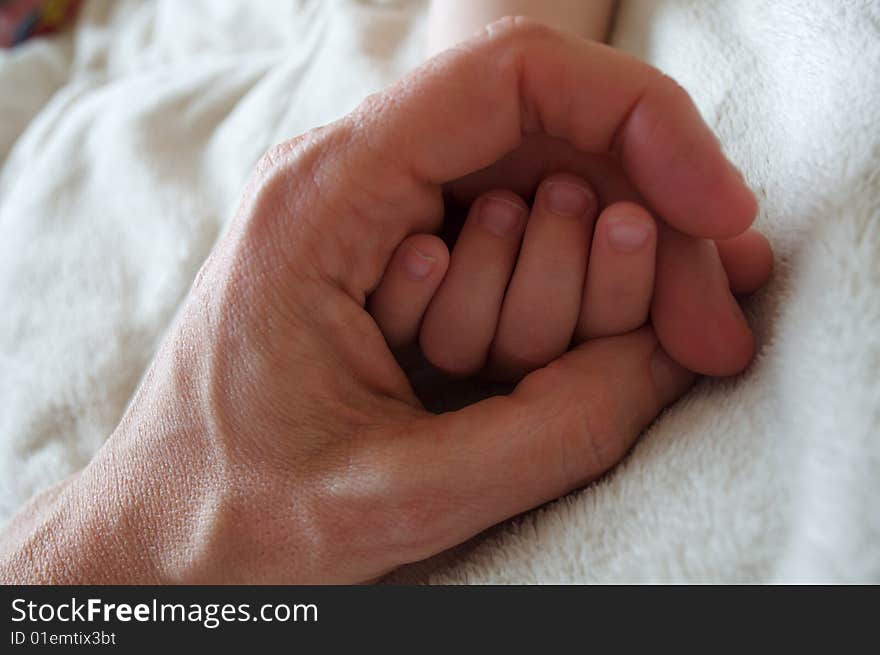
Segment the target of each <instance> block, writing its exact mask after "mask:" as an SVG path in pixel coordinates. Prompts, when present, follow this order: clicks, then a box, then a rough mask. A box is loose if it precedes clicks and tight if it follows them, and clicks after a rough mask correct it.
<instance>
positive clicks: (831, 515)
mask: <svg viewBox="0 0 880 655" xmlns="http://www.w3.org/2000/svg"><path fill="white" fill-rule="evenodd" d="M424 13H425V6H424V4H423V3H421V2H366V1H362V2H355V1H352V0H349V1H341V0H339V1H333V2H294V1H290V2H283V3H282V2H271V3H270V2H258V3H254V2H249V1H247V0H235V1H234V0H224V1H223V2H211V1H208V0H200V1H188V2H176V1H170V0H164V1H163V0H159V1H156V2H143V3H142V2H134V1H129V0H127V1H119V2H109V1H107V0H92V1H91V2H87V3H86V4H85V7H84V10H83V12H82V15H81V16H80V18H79V20H78V23H77V25H76V28H75V30H74V31H73V32H72V33H69V34H66V35H63V36H61V37H57V38H53V39H51V40H39V41H33V42H30V43H28V44H26V45H24V46H22V47H20V48H18V49H16V50H13V51H8V52H3V53H0V88H2V89H3V93H2V94H0V163H2V169H0V307H2V314H0V520H5V519H7V518H8V517H9V516H11V514H12V513H13V512H14V511H15V510H16V509H17V507H18V506H19V505H20V504H21V503H22V502H24V501H25V500H26V499H27V498H28V497H29V496H30V495H31V494H33V493H35V492H37V491H39V490H40V489H42V488H45V487H46V486H48V485H49V484H51V483H53V482H54V481H56V480H58V479H60V478H62V477H64V476H66V475H68V474H70V473H71V472H73V471H75V470H76V469H78V468H80V467H82V466H83V465H84V464H85V463H86V462H87V461H88V460H89V458H90V457H91V455H92V454H93V453H94V452H95V450H96V449H97V448H98V447H99V446H100V445H101V443H102V442H103V441H104V440H105V439H106V437H107V436H108V434H109V433H110V432H111V431H112V429H113V427H114V426H115V424H116V422H117V421H118V419H119V417H120V416H121V414H122V412H123V410H124V408H125V405H126V402H127V400H128V398H129V396H130V394H131V393H132V391H133V390H134V387H135V386H136V384H137V382H138V380H139V378H140V376H141V375H142V373H143V371H144V368H145V366H146V365H147V363H148V362H149V360H150V358H151V355H152V353H153V351H154V349H155V348H156V346H157V343H158V341H159V339H160V338H161V336H162V334H163V331H164V329H165V328H166V327H167V325H168V324H169V321H170V319H171V318H172V316H173V314H174V312H175V310H176V308H177V306H178V304H179V303H180V302H181V300H182V298H183V297H184V295H185V293H186V291H187V289H188V287H189V285H190V283H191V282H192V279H193V277H194V275H195V273H196V271H197V270H198V268H199V266H200V264H201V263H202V261H203V260H204V259H205V257H206V256H207V254H208V252H209V250H210V249H211V247H212V245H213V244H214V242H215V241H216V239H217V237H218V236H219V235H220V234H221V233H222V230H223V228H224V225H225V223H226V222H227V221H228V219H229V218H230V217H231V215H232V213H233V211H234V209H235V205H236V202H237V199H238V195H239V193H240V191H241V189H242V187H243V185H244V182H245V179H246V177H247V175H248V173H249V171H250V169H251V167H252V166H253V164H254V163H255V161H256V160H257V158H258V157H259V155H260V154H261V153H262V152H263V151H264V150H266V149H267V148H268V147H269V146H270V145H272V144H274V143H277V142H279V141H282V140H284V139H286V138H289V137H292V136H294V135H296V134H298V133H301V132H303V131H305V130H307V129H309V128H311V127H314V126H316V125H318V124H322V123H325V122H327V121H329V120H332V119H334V118H336V117H338V116H339V115H341V114H343V113H344V112H346V111H348V110H349V109H351V108H352V107H354V106H355V105H356V104H357V102H358V101H359V100H360V99H361V98H362V97H363V96H365V95H366V94H367V93H369V92H372V91H374V90H377V89H379V88H381V87H383V86H385V85H386V84H388V83H389V82H391V81H393V80H394V79H396V78H397V77H399V76H400V75H401V74H402V73H403V72H404V71H405V70H407V69H408V68H410V67H412V66H413V65H415V64H416V63H418V62H419V60H420V57H421V44H422V43H423V40H424V39H423V32H424V29H425V22H424ZM614 43H615V45H616V46H618V47H620V48H622V49H624V50H627V51H630V52H632V53H634V54H635V55H637V56H639V57H642V58H643V59H646V60H648V61H650V62H651V63H653V64H655V65H656V66H658V67H660V68H662V69H663V70H664V71H665V72H667V73H669V74H670V75H672V76H673V77H675V78H676V79H678V80H679V81H680V82H681V83H682V84H683V85H684V87H685V88H687V89H688V90H689V91H690V92H691V94H692V95H693V97H694V99H695V101H696V102H697V104H698V106H699V107H700V109H701V111H702V112H703V114H704V116H705V117H706V118H707V120H708V122H709V123H710V124H711V125H712V126H713V127H714V128H715V129H716V130H717V132H718V134H719V135H720V138H721V140H722V142H723V144H724V147H725V149H726V151H727V152H728V153H729V155H730V156H731V158H732V159H733V160H734V161H735V162H736V163H737V164H738V165H739V166H740V167H741V168H742V169H743V171H744V173H745V175H746V178H747V179H748V181H749V183H750V184H751V185H752V186H753V188H754V189H756V190H757V193H758V196H759V198H760V202H761V212H760V216H759V219H758V226H759V227H760V228H762V229H763V230H764V231H765V232H766V234H767V235H768V236H769V237H770V239H771V242H772V243H773V245H774V248H775V251H776V255H777V266H776V270H775V273H774V277H773V279H772V281H771V283H770V285H769V286H768V287H767V288H766V289H765V290H764V291H762V292H760V293H759V294H758V295H757V296H755V297H754V298H752V299H750V300H749V302H748V303H747V310H748V314H749V316H750V319H751V321H752V324H753V325H754V327H755V329H756V331H757V334H758V338H759V353H758V356H757V358H756V360H755V362H754V364H753V365H752V366H751V368H750V369H749V370H748V371H747V372H746V373H745V374H744V375H742V376H739V377H738V378H735V379H727V380H704V381H702V382H700V383H699V384H698V385H697V387H696V388H695V389H694V390H693V392H691V393H690V394H689V395H688V396H687V397H686V398H684V399H683V400H682V401H681V402H679V403H678V404H677V405H676V406H674V407H673V408H672V409H670V410H669V411H667V412H666V413H665V414H664V415H663V416H661V417H660V419H659V420H658V421H656V422H655V424H654V425H653V426H652V427H651V428H650V429H649V430H648V431H647V432H646V433H645V434H644V435H643V437H642V439H641V441H640V443H639V444H638V446H637V447H636V448H635V449H634V451H633V452H632V453H631V455H630V456H629V457H628V458H627V459H626V460H625V461H624V462H623V463H622V464H621V465H620V466H619V467H618V468H617V469H616V470H614V471H613V472H612V473H611V474H609V475H608V476H606V477H605V478H604V479H603V480H602V481H600V482H598V483H596V484H594V485H592V486H590V487H589V488H587V489H584V490H581V491H579V492H577V493H574V494H571V495H570V496H568V497H566V498H564V499H561V500H559V501H557V502H555V503H551V504H549V505H546V506H544V507H543V508H541V509H539V510H536V511H533V512H531V513H528V514H526V515H523V516H521V517H518V518H517V519H514V520H512V521H509V522H507V523H505V524H503V525H501V526H499V527H497V528H495V529H493V530H491V531H489V532H487V533H485V534H483V535H480V536H479V537H477V538H475V539H473V540H472V541H471V542H469V543H467V544H464V545H463V546H461V547H459V548H457V549H454V550H452V551H449V552H447V553H444V554H442V555H440V556H438V557H436V558H434V559H432V560H429V561H427V562H423V563H420V564H417V565H413V566H411V567H409V568H407V569H405V570H403V571H400V572H398V573H397V574H396V575H395V576H393V577H392V580H395V581H425V582H477V583H482V582H591V581H595V582H618V581H627V582H647V581H651V582H655V581H656V582H659V581H676V582H684V581H716V582H725V581H731V582H732V581H841V582H849V581H873V582H880V327H878V326H880V129H878V126H880V6H878V3H877V2H872V1H868V0H850V1H845V0H836V1H835V2H827V1H826V0H787V1H783V2H776V1H770V0H766V1H760V0H739V1H737V2H727V1H722V0H715V1H711V2H707V1H705V0H664V1H657V2H644V1H640V0H629V1H626V0H624V1H623V2H622V5H621V7H620V10H619V12H618V16H617V20H616V25H615V30H614ZM149 456H150V453H144V457H149Z"/></svg>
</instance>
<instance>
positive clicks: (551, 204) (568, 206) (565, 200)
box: [546, 182, 593, 216]
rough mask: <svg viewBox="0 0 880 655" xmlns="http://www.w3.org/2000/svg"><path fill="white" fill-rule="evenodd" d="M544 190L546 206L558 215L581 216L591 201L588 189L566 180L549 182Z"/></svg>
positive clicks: (591, 197)
mask: <svg viewBox="0 0 880 655" xmlns="http://www.w3.org/2000/svg"><path fill="white" fill-rule="evenodd" d="M546 192H547V208H548V209H549V210H550V211H552V212H553V213H554V214H559V215H560V216H582V215H583V214H585V213H586V211H587V210H588V209H589V208H590V205H591V204H592V202H593V196H592V194H590V192H589V191H587V190H586V189H585V188H584V187H582V186H579V185H577V184H570V183H568V182H550V183H549V184H547V186H546Z"/></svg>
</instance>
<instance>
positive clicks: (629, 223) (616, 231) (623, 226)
mask: <svg viewBox="0 0 880 655" xmlns="http://www.w3.org/2000/svg"><path fill="white" fill-rule="evenodd" d="M652 232H653V226H652V225H651V224H649V223H647V222H645V221H643V220H638V219H628V218H617V219H612V220H611V221H610V225H609V226H608V242H609V243H610V244H611V247H612V248H614V249H615V250H617V251H618V252H626V253H629V252H636V251H638V250H641V249H642V248H644V247H645V244H646V243H648V240H649V239H650V238H651V233H652Z"/></svg>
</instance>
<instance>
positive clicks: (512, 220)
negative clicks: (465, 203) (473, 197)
mask: <svg viewBox="0 0 880 655" xmlns="http://www.w3.org/2000/svg"><path fill="white" fill-rule="evenodd" d="M522 214H523V208H522V207H521V206H519V205H518V204H516V203H515V202H511V201H510V200H506V199H504V198H498V197H495V196H489V197H486V198H483V201H482V203H481V207H480V222H481V223H482V224H483V226H484V227H485V228H486V229H487V230H489V231H490V232H491V233H492V234H495V235H497V236H499V237H504V236H507V235H508V234H510V233H511V232H512V231H513V230H514V228H516V227H517V225H518V224H519V220H520V217H521V216H522Z"/></svg>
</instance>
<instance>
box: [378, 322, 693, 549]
mask: <svg viewBox="0 0 880 655" xmlns="http://www.w3.org/2000/svg"><path fill="white" fill-rule="evenodd" d="M694 377H695V376H694V374H693V373H691V372H689V371H687V370H685V369H683V368H681V367H680V366H679V365H678V364H676V363H675V362H673V360H671V359H670V358H669V356H668V355H666V353H665V352H664V351H663V350H662V348H660V346H659V345H658V341H657V339H656V337H655V336H654V333H653V331H652V330H651V328H649V327H645V328H642V329H640V330H638V331H636V332H632V333H629V334H626V335H623V336H618V337H611V338H607V339H597V340H594V341H590V342H587V343H584V344H582V345H580V346H578V347H577V348H575V349H573V350H571V351H569V352H568V353H566V354H565V355H563V356H562V357H560V358H559V359H557V360H555V361H554V362H552V363H551V364H549V365H548V366H546V367H545V368H542V369H539V370H537V371H534V372H533V373H531V374H530V375H528V376H527V377H526V378H524V379H523V380H522V381H521V382H520V383H519V385H518V386H517V387H516V389H515V390H514V391H513V393H511V394H510V395H508V396H495V397H492V398H489V399H486V400H484V401H482V402H479V403H476V404H474V405H471V406H469V407H466V408H465V409H463V410H460V411H457V412H450V413H447V414H441V415H439V416H431V417H425V418H423V419H421V423H419V424H418V425H417V426H411V427H412V428H413V430H412V432H413V434H411V436H410V442H409V447H407V448H400V449H398V450H397V451H396V453H395V456H396V457H397V458H398V461H397V462H395V464H396V466H399V467H401V468H399V469H398V470H402V471H416V472H418V474H417V475H409V476H402V477H403V478H404V479H405V480H407V481H408V482H406V483H405V484H412V485H413V488H411V489H400V490H397V491H398V494H396V495H397V496H398V497H400V498H410V499H412V498H415V499H418V502H417V503H416V504H415V505H412V506H411V510H412V511H409V512H407V513H406V517H405V519H404V523H405V525H403V526H399V528H400V529H404V534H406V535H407V536H408V539H407V542H408V545H409V547H410V548H409V550H408V551H407V552H408V553H409V555H410V557H411V559H412V560H415V559H422V558H424V557H428V556H430V555H432V554H434V553H437V552H439V551H441V550H443V549H445V548H448V547H450V546H453V545H455V544H457V543H460V542H462V541H464V540H466V539H468V538H469V537H471V536H473V535H474V534H476V533H478V532H480V531H481V530H484V529H485V528H487V527H489V526H492V525H494V524H496V523H498V522H499V521H502V520H504V519H506V518H509V517H511V516H514V515H516V514H518V513H520V512H523V511H525V510H527V509H530V508H533V507H536V506H538V505H540V504H542V503H544V502H547V501H549V500H552V499H554V498H557V497H559V496H561V495H563V494H564V493H566V492H568V491H571V490H572V489H575V488H578V487H580V486H583V485H584V484H586V483H588V482H590V481H591V480H594V479H596V478H597V477H598V476H600V475H601V474H602V473H604V472H605V471H607V470H608V469H609V468H610V467H612V466H613V465H614V464H616V463H617V462H618V461H619V460H620V459H621V458H622V457H623V456H624V455H625V454H626V452H627V451H628V450H629V449H630V447H631V446H632V445H633V443H634V442H635V440H636V439H637V438H638V436H639V434H640V433H641V432H642V430H644V428H645V427H647V426H648V425H649V424H650V423H651V422H652V421H653V420H654V419H655V418H656V417H657V415H658V414H659V413H660V412H661V411H662V410H663V408H665V407H666V406H667V405H669V404H670V403H672V402H673V401H675V400H676V399H677V398H679V397H680V396H681V395H682V394H683V393H684V392H685V391H686V390H687V389H688V388H689V387H690V385H691V384H692V383H693V380H694Z"/></svg>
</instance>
